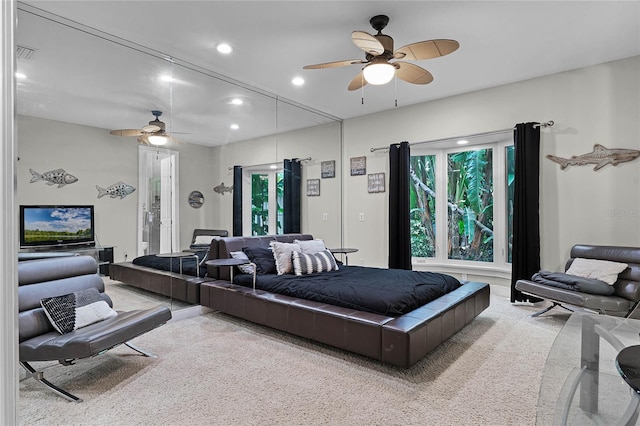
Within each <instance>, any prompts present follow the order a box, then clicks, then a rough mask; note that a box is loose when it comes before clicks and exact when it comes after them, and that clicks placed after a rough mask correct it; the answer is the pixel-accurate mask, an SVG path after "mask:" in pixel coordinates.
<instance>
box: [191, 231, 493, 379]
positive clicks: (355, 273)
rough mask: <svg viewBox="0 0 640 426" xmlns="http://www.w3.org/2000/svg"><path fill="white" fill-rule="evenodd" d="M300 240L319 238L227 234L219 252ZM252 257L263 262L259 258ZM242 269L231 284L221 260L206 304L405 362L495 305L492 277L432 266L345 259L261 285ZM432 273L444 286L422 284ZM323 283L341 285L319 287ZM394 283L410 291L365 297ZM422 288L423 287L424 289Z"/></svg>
mask: <svg viewBox="0 0 640 426" xmlns="http://www.w3.org/2000/svg"><path fill="white" fill-rule="evenodd" d="M296 240H298V241H311V240H314V239H313V236H311V235H309V234H288V235H277V236H263V237H223V238H220V240H219V241H218V253H217V257H218V258H221V259H227V258H230V257H234V256H235V254H234V255H232V253H238V252H239V251H242V252H250V251H251V249H252V248H261V249H266V248H268V247H269V246H270V244H271V242H272V241H276V242H284V243H292V242H294V241H296ZM247 249H249V250H247ZM294 258H295V256H294ZM254 263H256V264H257V265H258V267H259V268H261V267H262V266H261V265H260V262H254ZM241 272H242V271H239V270H236V271H235V274H234V282H233V283H232V282H231V281H230V278H231V275H230V271H229V268H228V267H221V268H220V269H219V270H218V271H216V277H217V279H212V280H208V281H205V282H202V283H200V304H201V305H203V306H207V307H210V308H212V309H215V310H218V311H220V312H223V313H226V314H229V315H233V316H236V317H239V318H243V319H246V320H249V321H252V322H255V323H258V324H262V325H266V326H269V327H272V328H275V329H278V330H282V331H286V332H289V333H291V334H295V335H298V336H301V337H305V338H308V339H312V340H315V341H317V342H320V343H324V344H328V345H331V346H334V347H337V348H340V349H344V350H347V351H351V352H355V353H358V354H361V355H365V356H368V357H370V358H374V359H376V360H379V361H381V362H383V363H385V364H391V365H396V366H400V367H405V368H409V367H411V366H412V365H414V364H415V363H416V362H418V361H419V360H420V359H422V358H423V357H424V356H425V355H427V354H428V353H429V352H431V351H432V350H433V349H434V348H435V347H437V346H438V345H439V344H440V343H442V342H443V341H444V340H446V339H448V338H449V337H451V336H452V335H453V334H455V333H456V332H458V331H459V330H461V329H462V328H463V327H464V326H465V325H466V324H468V323H469V322H471V321H472V320H473V319H474V318H475V317H476V316H478V315H479V314H480V313H481V312H482V311H483V310H484V309H486V308H487V307H488V306H489V296H490V290H489V285H488V284H486V283H478V282H460V281H458V280H457V279H455V278H453V277H450V276H447V275H442V274H433V273H429V272H416V271H398V270H387V269H378V268H365V267H357V266H346V265H339V267H338V270H331V271H325V272H319V273H317V274H308V275H304V276H295V275H290V274H289V275H287V274H284V275H277V274H274V273H271V274H268V273H262V274H258V275H257V280H256V289H255V290H254V289H253V282H252V281H253V277H252V275H251V274H243V273H241ZM211 278H213V276H212V277H211ZM363 278H364V282H365V287H366V288H365V291H364V292H363V291H362V284H359V285H358V284H356V281H362V279H363ZM426 278H429V279H431V280H435V281H436V282H439V283H440V284H442V285H441V286H440V287H439V288H435V289H434V288H430V289H426V288H423V287H424V286H425V285H426V284H424V283H423V282H422V281H421V280H423V279H426ZM318 280H320V282H318ZM411 280H413V281H415V282H414V283H413V285H409V281H411ZM314 281H315V282H314ZM307 284H309V285H307ZM318 287H320V288H322V289H323V290H330V289H331V288H333V290H335V291H333V292H332V291H328V292H323V291H320V292H318V291H317V288H318ZM314 288H316V290H313V289H314ZM390 288H393V291H396V290H397V291H398V292H399V293H403V294H402V297H405V298H404V299H402V298H401V299H400V301H399V302H398V301H396V302H393V303H391V304H384V303H383V304H382V305H381V304H380V299H376V298H373V302H372V301H371V300H369V301H365V300H363V299H368V298H369V296H371V294H372V292H374V291H382V292H387V291H391V290H390ZM309 289H311V290H309ZM421 292H422V293H425V294H418V293H421ZM318 293H322V294H318ZM347 293H352V296H355V299H354V297H346V295H347ZM427 293H429V294H427ZM394 300H395V299H394ZM365 302H366V303H365Z"/></svg>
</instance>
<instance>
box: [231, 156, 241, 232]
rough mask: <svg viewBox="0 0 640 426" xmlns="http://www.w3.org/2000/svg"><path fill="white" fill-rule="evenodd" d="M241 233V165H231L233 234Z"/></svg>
mask: <svg viewBox="0 0 640 426" xmlns="http://www.w3.org/2000/svg"><path fill="white" fill-rule="evenodd" d="M241 235H242V166H233V236H234V237H239V236H241Z"/></svg>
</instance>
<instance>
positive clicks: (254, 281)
mask: <svg viewBox="0 0 640 426" xmlns="http://www.w3.org/2000/svg"><path fill="white" fill-rule="evenodd" d="M249 265H251V267H252V268H253V291H256V264H255V263H253V262H250V263H249Z"/></svg>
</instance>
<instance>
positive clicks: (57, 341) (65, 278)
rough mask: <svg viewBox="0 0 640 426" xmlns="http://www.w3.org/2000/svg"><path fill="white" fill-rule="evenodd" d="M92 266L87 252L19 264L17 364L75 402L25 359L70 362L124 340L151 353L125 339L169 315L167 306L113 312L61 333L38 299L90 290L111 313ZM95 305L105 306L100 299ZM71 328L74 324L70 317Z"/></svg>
mask: <svg viewBox="0 0 640 426" xmlns="http://www.w3.org/2000/svg"><path fill="white" fill-rule="evenodd" d="M97 270H98V265H97V262H96V260H95V259H94V258H93V257H91V256H73V257H55V258H48V259H40V260H29V261H22V262H19V263H18V285H19V288H18V306H19V314H18V315H19V316H18V324H19V362H20V365H22V367H23V368H24V369H25V370H26V372H27V376H26V379H28V378H34V379H36V380H38V381H39V382H40V383H42V384H44V385H45V386H47V387H48V388H49V389H51V390H52V391H54V392H55V393H57V394H58V395H60V396H62V397H64V398H66V399H68V400H70V401H75V402H81V401H82V400H81V399H80V398H78V397H77V396H75V395H73V394H71V393H69V392H67V391H66V390H64V389H61V388H59V387H58V386H56V385H54V384H53V383H51V382H49V381H48V380H46V379H45V378H44V373H43V371H42V370H41V371H38V370H36V369H35V368H33V367H32V366H31V365H30V364H29V363H30V362H35V361H58V362H59V363H60V364H62V365H65V366H69V365H72V364H73V363H74V362H75V360H77V359H82V358H88V357H92V356H95V355H98V354H100V353H102V352H105V351H107V350H109V349H112V348H114V347H116V346H118V345H121V344H123V343H124V344H125V345H127V346H129V347H130V348H132V349H134V350H136V351H137V352H139V353H141V354H142V355H144V356H153V355H152V354H150V353H148V352H145V351H143V350H141V349H138V348H136V347H135V346H134V345H132V344H131V343H130V342H129V341H130V340H131V339H133V338H135V337H137V336H140V335H141V334H144V333H146V332H148V331H150V330H152V329H154V328H156V327H158V326H160V325H162V324H164V323H166V322H167V321H168V320H170V319H171V311H170V310H169V309H168V308H167V307H156V308H151V309H147V310H136V311H129V312H113V315H112V316H111V317H110V318H108V319H105V320H102V321H98V322H95V323H93V324H90V325H87V326H85V327H82V328H78V329H74V330H72V331H69V332H65V333H63V334H61V333H60V332H59V331H57V330H56V329H55V328H54V327H53V325H52V321H51V320H50V319H49V317H48V315H47V313H46V312H45V310H44V309H43V307H42V306H41V300H43V299H45V300H46V298H56V299H55V300H58V299H60V298H59V296H64V295H68V294H71V293H74V292H76V294H84V293H93V294H94V295H95V297H96V298H98V299H101V300H104V301H105V302H106V303H107V304H108V306H109V307H106V306H105V308H106V309H107V310H109V311H110V312H111V309H110V308H112V307H113V303H112V301H111V299H110V298H109V296H108V295H107V294H106V293H104V282H103V280H102V278H101V277H100V276H99V275H98V273H97ZM87 289H90V290H88V291H87ZM92 289H95V290H97V292H96V291H94V290H92ZM78 292H79V293H78ZM101 300H98V302H101ZM100 305H101V306H104V304H103V303H100ZM50 315H51V314H50V313H49V316H50ZM71 327H72V328H73V327H74V324H73V321H71Z"/></svg>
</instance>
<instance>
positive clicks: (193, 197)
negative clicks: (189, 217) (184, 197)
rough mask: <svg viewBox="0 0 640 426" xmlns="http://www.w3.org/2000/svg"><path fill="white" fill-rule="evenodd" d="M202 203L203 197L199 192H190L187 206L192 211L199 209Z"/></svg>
mask: <svg viewBox="0 0 640 426" xmlns="http://www.w3.org/2000/svg"><path fill="white" fill-rule="evenodd" d="M203 203H204V195H202V192H200V191H191V194H189V205H190V206H191V207H193V208H194V209H199V208H200V207H202V204H203Z"/></svg>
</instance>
